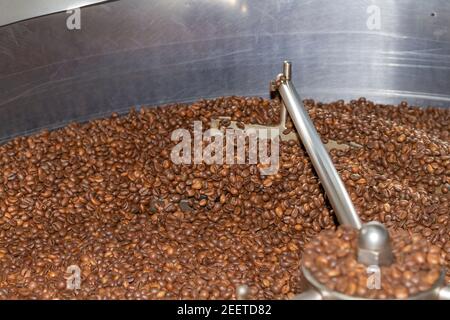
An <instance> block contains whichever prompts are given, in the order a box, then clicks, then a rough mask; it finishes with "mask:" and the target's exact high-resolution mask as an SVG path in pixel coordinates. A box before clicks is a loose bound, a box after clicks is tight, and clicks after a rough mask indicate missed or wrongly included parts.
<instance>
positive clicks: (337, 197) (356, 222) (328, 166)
mask: <svg viewBox="0 0 450 320" xmlns="http://www.w3.org/2000/svg"><path fill="white" fill-rule="evenodd" d="M291 70H292V67H291V63H290V62H284V65H283V75H284V79H283V80H282V81H281V84H280V86H279V88H278V91H279V92H280V95H281V97H282V99H283V103H284V105H285V106H286V109H287V111H288V112H289V115H290V116H291V119H292V121H293V122H294V125H295V127H296V129H297V132H298V135H299V136H300V139H301V140H302V142H303V145H304V146H305V149H306V151H307V152H308V155H309V157H310V158H311V162H312V164H313V166H314V169H315V170H316V172H317V174H318V175H319V178H320V181H321V183H322V185H323V188H324V189H325V192H326V194H327V196H328V199H329V200H330V203H331V206H332V207H333V209H334V212H335V214H336V216H337V218H338V220H339V223H340V224H344V225H350V226H352V227H354V228H356V229H360V228H361V225H362V224H361V220H360V219H359V216H358V214H357V213H356V210H355V207H354V206H353V203H352V201H351V199H350V196H349V194H348V192H347V190H346V189H345V185H344V183H343V182H342V180H341V178H340V176H339V174H338V172H337V171H336V168H335V167H334V165H333V162H332V161H331V158H330V156H329V154H328V152H327V150H326V149H325V146H324V145H323V144H322V141H321V140H320V137H319V134H318V133H317V130H316V128H315V127H314V124H313V123H312V120H311V118H310V117H309V115H308V112H307V111H306V109H305V107H304V105H303V102H302V100H301V99H300V97H299V95H298V93H297V91H296V90H295V87H294V85H293V84H292V82H291V81H290V78H291V74H292V72H291Z"/></svg>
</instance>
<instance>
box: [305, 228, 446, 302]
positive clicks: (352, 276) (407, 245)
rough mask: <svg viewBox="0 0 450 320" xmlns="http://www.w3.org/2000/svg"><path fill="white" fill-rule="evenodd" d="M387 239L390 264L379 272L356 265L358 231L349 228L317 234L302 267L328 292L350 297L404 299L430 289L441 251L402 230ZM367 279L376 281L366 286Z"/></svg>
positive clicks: (441, 260) (441, 259)
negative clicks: (391, 254) (390, 249)
mask: <svg viewBox="0 0 450 320" xmlns="http://www.w3.org/2000/svg"><path fill="white" fill-rule="evenodd" d="M390 235H391V245H392V251H393V254H394V262H393V263H392V264H391V265H389V266H381V267H380V269H379V270H374V271H371V272H368V271H370V270H369V269H368V266H366V265H364V264H362V263H359V262H358V261H357V258H356V257H357V247H358V231H357V230H355V229H352V228H351V227H339V228H338V229H337V230H336V231H330V230H327V231H323V232H322V233H320V234H319V235H318V236H317V237H315V238H314V239H313V240H312V241H311V242H310V243H308V244H307V245H306V247H305V249H304V252H303V265H304V267H306V268H307V269H308V270H309V271H310V273H311V274H312V275H313V277H314V278H315V279H316V280H317V281H319V282H320V283H321V284H323V285H325V286H326V287H327V288H329V289H330V290H333V291H337V292H341V293H344V294H346V295H349V296H353V297H360V298H370V299H406V298H408V297H411V296H414V295H417V294H419V293H421V292H425V291H427V290H429V289H431V288H432V287H433V285H435V284H436V282H437V281H438V279H439V277H440V275H441V270H442V267H443V265H444V252H443V250H442V249H441V248H439V247H438V246H435V245H432V244H430V243H429V242H428V241H427V240H426V239H425V238H423V237H422V236H421V235H417V234H416V235H411V234H410V233H409V232H407V231H405V230H399V231H391V232H390ZM375 272H378V274H374V273H375ZM371 276H372V277H379V278H378V279H376V278H373V279H372V280H373V281H372V284H370V281H369V280H370V279H369V277H371ZM368 283H369V284H368Z"/></svg>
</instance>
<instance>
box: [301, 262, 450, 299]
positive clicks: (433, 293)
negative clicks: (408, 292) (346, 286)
mask: <svg viewBox="0 0 450 320" xmlns="http://www.w3.org/2000/svg"><path fill="white" fill-rule="evenodd" d="M302 273H303V275H304V277H305V278H306V280H307V281H308V283H309V284H310V285H311V286H312V287H313V288H315V289H316V290H318V291H319V292H320V293H321V294H322V296H323V297H324V299H327V298H329V297H333V298H336V299H340V300H381V299H369V298H364V297H358V296H349V295H346V294H344V293H341V292H337V291H334V290H330V289H328V288H327V287H326V286H324V285H323V284H321V283H320V282H319V281H317V280H316V278H314V276H313V275H312V274H311V272H310V271H309V270H308V269H307V268H306V267H305V266H302ZM444 282H445V270H444V269H442V270H441V274H440V275H439V279H438V280H437V281H436V283H435V284H434V285H433V286H432V287H431V288H430V289H429V290H428V291H423V292H420V293H418V294H416V295H414V296H411V297H409V298H408V299H406V300H426V299H431V298H433V297H437V295H438V291H439V290H440V289H441V288H442V287H443V284H444ZM387 300H402V299H387Z"/></svg>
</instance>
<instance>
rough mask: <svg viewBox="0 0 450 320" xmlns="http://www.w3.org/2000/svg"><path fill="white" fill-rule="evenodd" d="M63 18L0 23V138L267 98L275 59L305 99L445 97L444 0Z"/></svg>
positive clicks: (201, 2) (128, 5) (202, 5)
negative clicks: (76, 25) (74, 25)
mask: <svg viewBox="0 0 450 320" xmlns="http://www.w3.org/2000/svg"><path fill="white" fill-rule="evenodd" d="M2 3H3V2H1V1H0V11H2V9H3V8H2V7H1V5H2ZM374 6H376V7H374ZM378 12H379V17H380V19H379V21H377V19H376V18H377V13H378ZM67 17H68V15H67V14H66V13H65V12H62V13H57V14H53V15H49V16H44V17H40V18H36V19H32V20H27V21H22V22H19V23H15V24H11V25H8V26H4V27H1V28H0V124H1V125H0V139H8V138H10V137H13V136H15V135H18V134H23V133H29V132H33V131H35V130H38V129H40V128H54V127H57V126H61V125H63V124H66V123H68V122H69V121H83V120H86V119H90V118H93V117H97V116H101V115H106V114H109V113H110V112H111V111H123V110H126V109H128V108H129V107H130V106H132V105H142V104H151V105H155V104H161V103H168V102H175V101H192V100H196V99H199V98H201V97H204V98H209V97H217V96H220V95H263V96H268V92H269V90H268V82H269V81H270V80H271V79H272V77H273V75H274V74H276V73H277V72H278V70H279V65H280V62H281V61H283V60H291V61H292V62H293V65H294V70H293V74H294V77H293V81H294V82H295V83H296V86H297V90H298V91H299V92H300V93H301V94H302V96H303V97H305V98H314V99H317V100H322V101H330V100H336V99H347V100H348V99H352V98H357V97H360V96H366V97H367V98H370V99H372V100H375V101H377V102H382V103H398V102H400V101H401V100H407V101H409V102H410V103H414V104H418V105H423V106H426V105H435V106H442V107H448V106H449V105H450V2H449V1H446V0H430V1H417V0H397V1H391V0H335V1H326V0H314V1H312V0H258V1H256V0H252V1H250V0H248V1H243V0H184V1H183V0H153V1H146V0H126V1H117V2H108V3H105V4H101V5H98V6H92V7H86V8H83V9H81V30H68V29H67V28H66V19H67ZM378 27H379V29H378Z"/></svg>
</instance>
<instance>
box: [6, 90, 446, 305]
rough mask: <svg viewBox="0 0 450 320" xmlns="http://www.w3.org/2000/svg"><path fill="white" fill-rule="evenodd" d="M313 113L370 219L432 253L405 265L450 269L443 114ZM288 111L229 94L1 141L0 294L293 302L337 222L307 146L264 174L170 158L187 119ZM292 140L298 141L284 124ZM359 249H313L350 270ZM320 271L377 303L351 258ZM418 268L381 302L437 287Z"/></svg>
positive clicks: (285, 152)
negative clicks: (417, 238)
mask: <svg viewBox="0 0 450 320" xmlns="http://www.w3.org/2000/svg"><path fill="white" fill-rule="evenodd" d="M305 107H306V108H307V110H308V112H309V114H310V116H311V118H312V120H313V122H314V124H315V126H316V128H317V130H318V132H319V133H320V135H321V138H322V140H323V141H324V142H325V143H327V146H328V147H329V149H330V153H331V156H332V159H333V161H334V163H335V165H336V168H337V170H338V172H339V174H340V175H341V177H342V179H343V181H344V183H345V185H346V187H347V189H348V191H349V193H350V195H351V197H352V199H353V201H354V203H355V206H356V208H357V210H358V212H359V214H360V215H361V217H362V219H363V220H364V221H370V220H381V221H382V222H384V223H385V224H386V225H388V226H389V227H391V228H396V229H405V230H408V231H410V232H411V233H420V234H421V235H422V236H423V237H425V238H426V239H427V240H428V241H429V242H430V243H432V244H433V245H434V247H432V248H431V249H430V250H429V251H428V252H419V251H417V250H416V249H417V248H415V247H414V248H413V247H412V246H411V248H410V249H409V248H408V247H406V246H405V248H404V249H405V250H406V251H408V252H409V253H411V252H415V253H418V254H417V255H415V256H414V258H411V262H408V263H409V265H410V267H409V268H412V269H414V266H416V264H417V263H420V264H424V263H425V264H429V265H433V266H438V265H441V262H442V261H441V260H442V255H441V254H440V253H439V252H437V251H435V250H438V249H443V250H444V251H445V252H447V255H446V256H445V259H446V260H445V262H446V264H447V267H450V254H449V252H450V239H449V238H450V232H449V231H450V230H449V228H450V224H449V221H450V219H449V210H448V208H449V194H450V193H449V192H448V190H449V185H450V181H449V176H448V171H449V165H450V162H449V161H450V155H449V139H450V135H449V130H448V128H449V117H450V112H449V111H448V109H447V110H446V109H434V108H427V109H421V108H414V107H408V106H407V105H406V104H401V105H399V106H382V105H376V104H374V103H372V102H370V101H367V100H366V99H359V100H355V101H352V102H350V103H344V102H343V101H337V102H333V103H329V104H323V103H316V102H314V101H312V100H306V101H305ZM279 111H280V103H279V101H278V100H276V99H275V100H264V99H262V98H256V97H221V98H217V99H210V100H200V101H197V102H195V103H193V104H190V105H187V104H171V105H167V106H164V107H157V108H153V107H143V108H141V109H140V110H139V111H137V110H131V111H130V112H129V113H128V114H127V115H118V114H112V115H111V117H109V118H105V119H98V120H93V121H90V122H88V123H83V124H76V123H75V124H70V125H68V126H66V127H64V128H61V129H57V130H53V131H43V132H41V133H38V134H34V135H32V136H29V137H18V138H15V139H13V140H11V141H9V142H7V143H5V144H3V145H1V146H0V264H1V266H2V268H1V270H0V298H2V299H12V298H20V299H180V298H189V299H195V298H200V299H234V298H236V287H237V286H239V285H242V284H247V285H248V287H249V289H250V290H249V291H250V292H249V298H260V299H280V298H290V297H292V296H293V295H294V294H296V293H299V290H300V289H299V288H301V287H302V286H301V283H300V273H299V272H300V269H299V266H300V257H301V255H302V254H304V252H307V251H308V250H307V249H305V244H306V243H313V242H314V241H317V234H318V233H319V232H321V231H323V230H334V229H335V228H336V223H337V222H336V221H337V220H336V217H335V216H334V215H333V213H332V210H331V207H330V205H329V202H328V200H326V195H325V194H324V192H323V189H322V188H321V186H320V181H319V179H318V178H317V176H316V175H315V171H314V169H313V167H312V165H311V162H310V160H309V157H308V156H307V154H306V152H305V151H304V149H303V147H302V145H301V144H300V143H299V142H296V141H283V142H281V143H280V166H279V170H278V172H277V173H276V174H274V175H269V176H262V175H261V174H260V170H259V169H260V167H258V164H256V165H255V164H247V161H243V162H244V163H242V164H236V162H237V161H236V160H237V159H234V160H235V161H234V164H226V163H224V164H206V163H199V164H194V163H193V164H175V163H173V162H172V161H171V157H170V154H171V151H172V150H173V147H174V146H175V144H176V142H174V141H172V140H171V134H172V132H173V131H174V130H176V129H180V128H184V129H187V130H188V131H189V132H190V133H191V134H192V136H193V121H202V122H203V127H204V129H205V130H206V129H208V128H209V123H210V121H211V120H212V119H215V118H220V117H226V118H229V119H231V120H233V121H238V122H240V123H239V126H240V127H241V128H243V127H244V125H246V124H251V123H253V124H255V123H257V124H277V123H278V122H279V120H280V119H279ZM230 124H231V122H230V121H229V120H225V121H222V122H221V125H222V126H229V125H230ZM286 128H287V130H286V131H285V133H288V132H290V131H292V130H295V128H294V126H293V124H292V122H291V121H290V120H288V122H287V125H286ZM245 148H246V150H247V149H248V143H247V142H246V144H245ZM338 232H339V231H338ZM343 239H345V241H350V240H351V239H352V238H351V236H350V235H346V234H343ZM345 243H347V242H345ZM330 245H331V244H330ZM331 247H332V245H331ZM351 248H352V247H351V246H350V245H348V244H347V245H345V244H343V246H342V247H341V248H340V250H337V251H336V252H333V251H332V250H331V251H330V248H328V249H319V251H320V252H318V253H321V252H323V253H326V254H327V255H333V254H336V255H337V257H338V258H342V257H344V256H346V255H348V254H349V252H350V251H351ZM433 248H437V249H433ZM406 251H405V254H407V252H406ZM409 253H408V254H409ZM411 257H412V255H411ZM318 263H319V264H320V266H321V267H323V268H325V269H323V270H322V274H321V277H323V278H324V279H326V277H332V278H339V277H340V276H341V275H342V274H348V277H349V278H348V279H347V280H348V281H340V282H336V283H334V284H333V285H334V286H335V287H336V288H337V287H339V288H341V289H342V291H343V292H345V293H346V294H351V295H353V294H354V295H359V296H366V295H370V292H369V291H368V290H367V288H364V287H362V286H361V284H360V283H364V282H363V280H364V279H363V280H361V279H360V278H358V276H357V274H356V273H355V272H356V271H349V270H355V267H356V265H357V264H356V263H355V262H354V261H353V262H352V261H348V262H347V271H346V272H345V273H344V272H343V271H342V270H341V269H340V268H339V267H338V266H337V264H335V262H333V259H330V258H329V257H327V258H326V259H318ZM71 266H78V267H79V268H80V271H81V287H80V289H79V290H72V289H70V288H68V287H67V281H66V280H67V278H68V277H70V276H71V275H72V274H67V270H68V268H69V267H71ZM412 269H411V270H409V271H410V273H404V275H403V274H402V272H399V271H398V272H394V271H393V272H392V276H393V277H394V275H395V276H398V279H405V280H404V281H405V282H404V286H403V287H401V288H400V287H398V288H397V287H395V285H394V283H392V284H386V285H390V286H391V287H390V288H386V293H380V295H379V297H380V298H382V297H394V296H397V297H404V296H405V292H404V288H406V289H407V290H408V295H411V294H413V292H419V291H420V290H422V289H423V288H424V287H426V286H427V283H430V282H432V280H433V279H434V278H435V277H436V273H432V272H430V273H428V274H427V275H426V276H424V277H422V278H420V279H419V278H416V277H415V276H416V275H417V272H415V271H414V272H413V271H412ZM447 269H450V268H447ZM358 270H359V269H358ZM407 271H408V270H407ZM349 272H350V273H349ZM411 274H412V275H411ZM447 277H448V278H449V274H447ZM448 278H447V279H448ZM396 279H397V278H396ZM419 280H420V281H419ZM399 281H400V280H399ZM419 286H420V287H419ZM396 289H397V290H396Z"/></svg>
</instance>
